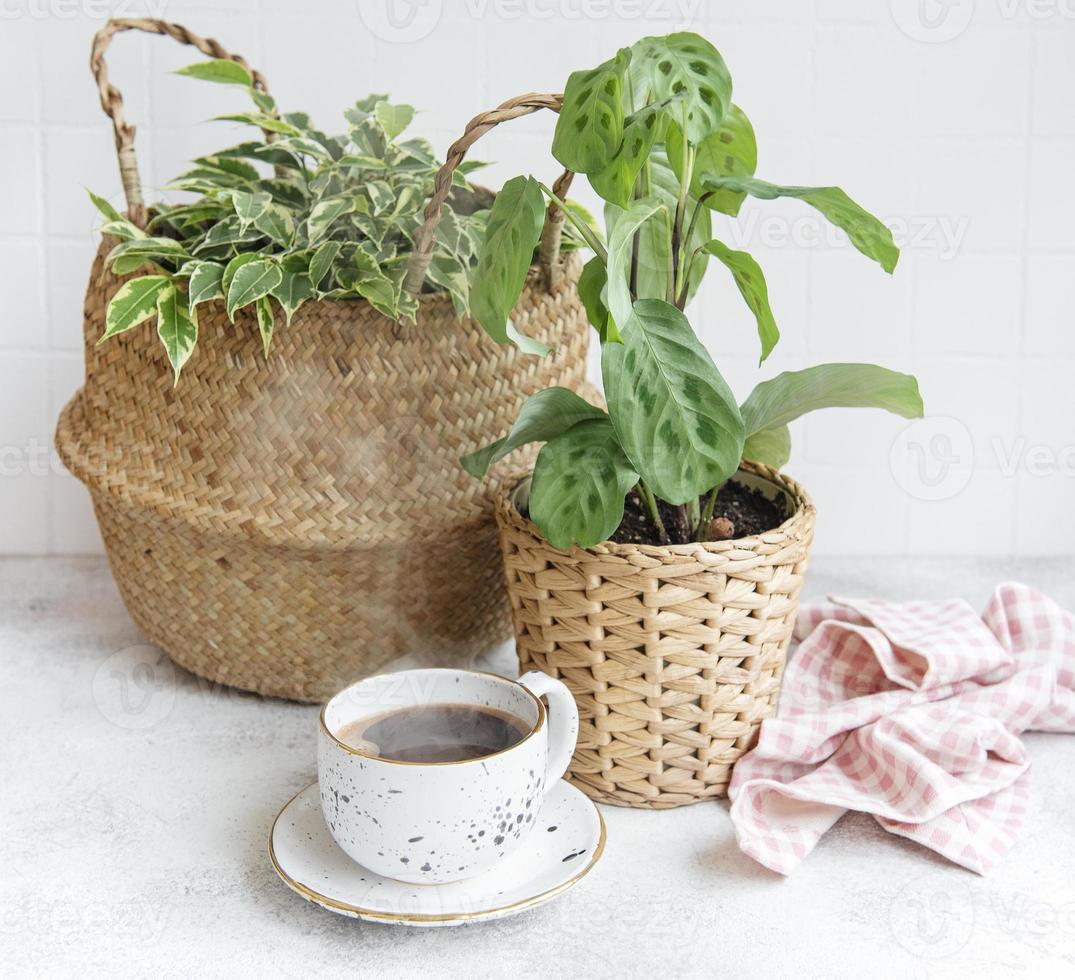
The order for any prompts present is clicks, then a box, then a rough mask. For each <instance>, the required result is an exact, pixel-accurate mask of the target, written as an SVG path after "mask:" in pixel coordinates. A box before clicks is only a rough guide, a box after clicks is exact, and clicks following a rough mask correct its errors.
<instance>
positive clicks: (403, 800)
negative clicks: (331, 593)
mask: <svg viewBox="0 0 1075 980" xmlns="http://www.w3.org/2000/svg"><path fill="white" fill-rule="evenodd" d="M543 696H545V697H547V698H548V700H549V711H548V713H546V709H545V705H544V704H543V703H542V701H541V698H542V697H543ZM441 704H453V705H473V706H484V707H488V708H494V709H496V710H498V711H502V712H506V713H508V714H509V715H512V716H513V717H515V718H517V719H518V720H519V721H520V722H521V723H522V725H523V727H524V728H525V730H526V734H525V735H524V736H523V738H522V739H521V740H520V741H518V742H516V743H515V744H514V745H510V746H509V747H508V748H506V749H504V750H502V751H500V752H496V753H494V754H492V755H486V756H484V757H482V758H478V759H464V760H461V761H459V762H400V761H396V760H391V759H382V758H377V757H375V756H372V755H366V754H363V753H362V752H360V751H359V750H358V749H356V748H354V747H352V746H349V745H347V744H345V743H344V742H342V741H341V740H340V739H339V738H338V737H337V736H338V734H339V732H340V731H341V729H343V728H344V727H345V726H348V725H350V724H352V723H354V722H356V721H362V720H364V719H366V718H373V717H375V716H377V715H381V714H384V713H385V712H386V711H392V710H398V709H403V708H411V707H416V706H429V705H441ZM578 730H579V715H578V709H577V708H576V707H575V699H574V698H573V697H572V696H571V692H570V691H568V689H567V688H566V687H565V686H564V685H563V684H562V683H561V682H560V681H558V680H555V679H554V678H552V677H549V676H547V675H546V674H542V673H538V672H536V671H535V672H531V673H529V674H525V675H524V676H523V677H520V678H519V680H517V681H513V680H509V679H508V678H506V677H500V676H498V675H496V674H485V673H480V672H477V671H471V670H444V669H433V670H405V671H400V672H399V673H395V674H383V675H381V676H379V677H370V678H367V679H366V680H363V681H359V682H358V683H357V684H352V685H351V686H350V687H348V688H345V689H344V690H342V691H341V692H340V693H339V694H337V695H336V696H335V697H334V698H332V700H331V701H329V702H328V704H326V705H325V707H324V708H323V709H322V711H321V729H320V735H319V740H318V753H317V773H318V780H319V785H320V790H321V809H322V811H323V812H324V815H325V822H326V823H327V824H328V828H329V830H330V831H331V833H332V836H333V837H334V838H335V840H336V843H337V844H339V845H340V847H341V848H343V850H344V852H345V853H346V854H347V855H348V856H349V857H351V858H352V859H353V860H355V861H357V862H358V863H359V864H361V865H363V866H364V867H366V868H369V869H370V870H371V871H375V872H376V873H377V874H379V875H384V876H385V877H387V878H396V879H398V880H400V881H406V882H413V883H416V884H438V883H442V882H446V881H458V880H460V879H462V878H470V877H473V876H474V875H478V874H481V873H482V872H483V871H486V870H488V869H489V868H490V867H492V866H493V865H494V864H496V863H497V862H498V861H499V860H500V859H501V858H503V857H505V856H507V855H508V854H510V853H511V852H512V851H514V850H515V848H517V847H518V846H519V844H520V843H521V842H522V840H523V838H524V837H525V836H526V835H527V834H528V833H529V832H530V831H531V830H532V829H533V827H534V823H535V821H536V817H537V811H538V808H539V807H540V806H541V801H542V799H543V797H544V796H545V793H546V792H547V791H548V790H550V789H551V788H552V787H553V786H555V785H556V782H557V780H559V779H560V777H561V776H563V774H564V772H565V771H566V769H567V765H568V763H569V762H570V761H571V755H572V753H573V752H574V750H575V741H576V739H577V738H578Z"/></svg>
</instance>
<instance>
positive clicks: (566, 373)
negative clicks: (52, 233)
mask: <svg viewBox="0 0 1075 980" xmlns="http://www.w3.org/2000/svg"><path fill="white" fill-rule="evenodd" d="M107 247H108V246H107V244H106V245H102V248H101V251H100V252H99V254H98V256H97V260H96V262H95V264H94V269H93V273H92V276H91V280H90V288H89V291H88V293H87V296H86V309H85V313H86V317H85V356H86V383H85V386H84V387H83V388H82V390H81V391H80V392H79V393H78V394H77V395H76V396H75V398H74V399H73V400H72V401H71V403H70V404H69V405H68V406H67V407H66V408H65V409H64V411H63V414H62V415H61V417H60V422H59V427H58V429H57V434H56V442H57V446H58V448H59V451H60V454H61V456H62V457H63V460H64V462H65V464H66V465H67V466H68V468H69V469H70V470H71V471H72V472H73V473H74V474H75V475H76V476H78V477H79V479H81V480H82V481H83V482H84V483H86V484H87V485H88V486H89V488H90V490H91V492H92V494H93V500H94V506H95V509H96V512H97V517H98V521H99V522H100V525H101V531H102V534H103V537H104V540H105V544H106V546H107V549H108V554H109V559H110V561H111V564H112V570H113V573H114V575H115V577H116V581H117V582H118V584H119V587H120V590H121V592H122V594H123V597H124V600H125V601H126V603H127V607H128V609H129V610H130V612H131V615H132V616H133V618H134V619H135V621H136V622H137V623H138V625H139V626H140V627H141V628H142V629H143V630H144V631H145V632H146V634H147V635H148V636H149V637H150V639H152V640H153V641H154V642H155V643H158V644H159V645H161V646H162V647H164V649H165V650H167V651H168V653H169V654H170V655H171V656H172V657H173V659H175V660H176V661H177V662H178V663H180V664H182V665H183V666H184V667H187V668H188V669H190V670H192V671H194V672H195V673H198V674H201V675H203V676H205V677H209V678H211V679H213V680H215V681H219V682H222V683H226V684H232V685H235V686H238V687H242V688H246V689H249V690H254V691H259V692H261V693H264V694H274V695H280V696H285V697H292V698H299V699H303V700H319V699H322V698H324V697H327V696H328V695H330V694H332V693H334V692H335V691H336V690H337V689H338V688H339V687H341V686H342V685H343V684H344V683H345V682H347V681H349V680H353V679H355V678H357V677H359V676H362V675H363V674H366V673H370V672H373V671H375V670H377V669H378V668H380V667H382V666H383V665H385V664H386V663H388V662H390V661H392V660H394V659H396V658H398V657H401V656H405V655H418V656H422V657H426V658H429V659H430V661H431V662H456V663H458V662H462V661H464V660H465V659H466V658H468V657H470V656H473V655H476V654H478V653H481V652H483V651H485V650H487V649H488V648H489V647H490V646H492V645H495V644H496V643H500V642H503V641H504V640H506V639H507V638H508V637H509V636H510V627H509V625H508V610H507V604H506V602H505V601H504V586H503V580H502V576H501V574H500V567H499V562H498V560H497V555H496V532H495V527H494V524H493V519H492V493H491V490H490V487H491V485H492V479H495V476H494V477H493V478H491V479H490V480H487V481H485V482H479V481H477V480H474V479H473V478H472V477H470V476H469V475H468V474H467V473H466V472H465V471H464V470H463V469H462V467H461V466H460V465H459V456H460V455H461V454H462V453H465V452H468V451H471V450H473V449H475V448H477V447H478V446H480V445H483V444H485V443H487V442H490V441H492V440H493V439H494V438H497V437H499V436H500V435H502V434H503V433H504V432H505V431H507V430H508V429H509V428H510V426H511V423H512V422H513V421H514V418H515V414H516V413H517V411H518V409H519V406H520V405H521V403H522V401H523V400H524V399H525V398H526V397H527V396H528V395H529V394H531V393H532V392H534V391H537V390H538V389H540V388H543V387H545V386H547V385H564V386H565V387H569V388H573V389H575V390H584V388H585V386H584V384H583V374H584V367H585V358H586V345H587V341H588V337H589V326H588V324H587V321H586V316H585V313H584V311H583V310H582V308H581V305H580V303H579V301H578V297H577V294H576V292H575V287H574V280H575V278H576V277H577V274H578V263H577V262H573V263H568V268H567V274H566V276H565V278H564V279H563V281H562V283H561V285H560V286H559V287H557V288H556V289H555V290H554V291H552V292H551V293H550V292H548V291H547V290H546V288H545V286H544V284H543V276H542V274H541V273H540V272H538V271H537V270H536V269H535V270H533V271H532V272H531V280H532V282H531V284H530V285H529V286H528V287H527V290H526V292H525V293H524V295H523V298H522V300H521V302H520V304H519V306H518V307H517V309H516V314H515V317H516V322H517V323H518V324H519V326H520V327H521V329H523V330H525V331H526V333H528V334H530V335H531V336H534V337H537V338H539V339H540V340H542V341H544V342H546V343H548V344H549V345H550V346H552V347H554V348H555V350H556V354H555V355H553V356H551V357H548V358H535V357H527V356H524V355H520V354H519V353H518V352H517V351H516V350H515V349H514V348H511V347H506V346H498V345H497V344H495V343H494V342H493V341H492V340H490V339H489V338H488V337H487V336H486V335H485V334H484V332H483V331H481V330H480V329H479V328H478V327H477V326H476V325H475V324H472V323H465V322H460V321H459V320H458V319H457V318H456V317H455V314H454V311H453V310H452V306H451V301H450V300H449V299H448V298H447V297H445V296H428V297H423V300H422V306H421V312H420V315H419V321H418V327H417V329H416V330H415V329H411V330H408V331H407V332H406V336H405V339H404V338H401V336H400V329H401V328H400V327H399V326H398V325H397V324H395V323H393V322H392V321H390V320H388V319H386V318H385V317H383V316H381V315H380V314H379V313H377V312H376V311H374V310H373V309H372V307H370V306H369V305H368V304H366V303H363V302H342V301H340V302H320V303H308V304H307V305H305V306H304V307H302V308H301V309H300V310H299V311H298V313H296V315H295V317H294V319H293V320H292V323H291V326H290V327H289V328H287V329H282V330H280V331H278V332H277V335H276V337H275V338H274V343H273V350H272V354H271V356H270V357H269V358H268V359H266V358H265V356H264V355H263V353H262V351H261V340H260V337H259V335H258V331H257V327H256V325H255V324H254V323H253V321H252V319H251V318H250V317H249V316H248V315H246V314H244V313H240V314H239V315H238V316H237V317H236V323H235V325H234V326H232V325H231V324H230V323H229V322H228V319H227V314H226V313H225V310H224V308H223V305H222V304H221V303H219V302H217V303H212V304H205V305H204V306H202V307H201V309H200V311H199V314H200V317H199V319H200V333H201V338H200V341H199V344H198V351H197V354H196V356H195V357H193V358H192V359H191V361H190V362H189V363H188V365H187V366H186V368H185V369H184V372H183V378H182V381H181V383H180V384H179V385H178V386H177V387H174V388H173V385H172V376H171V367H170V366H169V364H168V362H167V358H166V357H165V354H164V350H163V348H162V346H161V344H160V342H159V340H158V339H157V336H156V333H155V332H154V331H153V330H150V329H145V330H132V331H129V332H127V333H124V334H121V335H119V336H117V337H115V338H112V339H111V340H109V341H108V343H106V344H103V345H101V346H99V347H98V346H96V340H97V338H98V337H100V336H101V333H102V332H103V330H104V316H105V309H106V307H107V301H108V298H109V297H111V296H112V295H113V293H114V292H115V289H116V288H117V286H118V284H119V282H120V280H118V279H116V278H114V277H113V276H111V275H110V274H109V273H107V272H105V271H104V269H103V257H104V254H105V253H106V251H107ZM529 458H532V456H530V457H529ZM515 465H518V457H517V458H516V464H515ZM500 469H501V475H503V472H504V470H503V464H500Z"/></svg>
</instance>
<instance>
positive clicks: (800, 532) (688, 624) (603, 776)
mask: <svg viewBox="0 0 1075 980" xmlns="http://www.w3.org/2000/svg"><path fill="white" fill-rule="evenodd" d="M737 479H739V480H741V481H743V482H745V483H747V484H748V485H751V486H757V487H760V488H762V489H763V490H764V491H765V492H766V493H767V494H768V495H769V496H770V497H773V498H776V497H778V496H780V495H783V497H784V503H785V506H786V510H785V513H790V514H791V516H790V517H789V518H788V519H787V520H785V521H784V523H783V524H781V525H780V526H779V527H778V528H776V529H774V530H772V531H768V532H766V533H764V534H760V535H757V536H756V537H750V538H738V539H735V540H732V541H714V542H707V543H704V544H685V545H669V546H666V547H661V546H649V545H634V544H615V543H613V542H605V543H604V544H600V545H597V546H595V547H593V548H586V549H582V548H572V549H570V550H566V551H565V550H562V549H559V548H554V547H552V545H550V544H549V543H548V542H547V541H546V540H545V539H544V538H543V537H542V536H541V533H540V532H539V531H538V529H537V528H536V527H535V526H534V524H533V523H532V522H531V521H529V520H528V519H526V518H525V517H523V516H522V515H521V514H520V511H519V507H518V506H517V503H519V502H522V501H524V500H525V495H526V494H527V493H528V491H529V479H528V478H522V477H520V475H518V474H517V475H516V476H515V477H514V478H512V479H511V480H509V481H508V482H507V483H506V484H505V485H504V488H503V489H502V490H501V492H500V493H499V494H498V496H497V502H496V517H497V523H498V525H499V527H500V547H501V551H502V555H503V559H504V571H505V575H506V577H507V583H508V595H509V597H510V599H511V608H512V618H513V621H514V626H515V640H516V645H517V650H518V655H519V665H520V669H521V670H524V671H526V670H541V671H544V672H545V673H547V674H550V675H551V676H553V677H556V678H559V679H560V680H562V681H563V682H564V683H565V684H567V686H568V687H569V688H570V689H571V691H572V693H573V694H574V695H575V699H576V701H577V702H578V707H579V716H580V728H579V741H578V748H577V749H576V751H575V757H574V759H573V761H572V763H571V766H570V769H569V771H568V779H569V780H570V781H571V782H573V783H574V784H575V785H577V786H578V787H579V788H580V789H582V790H583V792H585V793H586V794H587V795H588V796H590V797H591V798H592V799H595V800H598V801H599V802H602V803H615V804H619V805H622V806H638V807H651V808H655V809H660V808H667V807H674V806H682V805H683V804H686V803H695V802H697V801H698V800H702V799H708V798H710V797H718V796H723V795H725V793H726V792H727V788H728V781H729V779H730V777H731V770H732V766H733V765H734V764H735V761H736V760H737V759H738V758H739V756H741V755H742V754H743V753H744V752H745V751H746V750H747V749H748V748H750V747H751V745H752V744H753V740H754V738H755V735H756V732H757V728H758V725H759V724H760V723H761V721H762V719H763V718H766V717H768V716H769V715H770V714H772V712H773V711H774V709H775V707H776V701H777V697H778V695H779V693H780V678H781V675H782V673H783V669H784V660H785V655H786V652H787V647H788V642H789V640H790V638H791V631H792V627H793V626H794V623H795V614H796V611H797V609H798V603H799V592H800V591H801V589H802V584H803V572H804V570H805V568H806V561H807V552H808V550H809V547H810V541H811V539H812V536H813V529H814V507H813V504H811V503H810V500H809V498H808V497H807V495H806V493H805V491H804V490H803V489H802V487H800V486H799V485H798V484H797V483H796V482H795V481H794V480H792V479H790V478H788V477H786V476H784V475H783V474H782V473H779V472H778V471H776V470H774V469H772V468H770V467H768V466H763V465H761V464H758V463H751V462H744V463H743V465H742V468H741V470H740V472H739V475H738V477H737Z"/></svg>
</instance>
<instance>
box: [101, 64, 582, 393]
mask: <svg viewBox="0 0 1075 980" xmlns="http://www.w3.org/2000/svg"><path fill="white" fill-rule="evenodd" d="M180 74H183V75H189V76H192V77H194V78H200V79H205V80H207V81H213V82H220V83H225V84H229V85H237V86H239V87H241V88H243V89H245V90H246V91H247V92H248V93H249V96H250V98H251V99H252V100H253V102H254V110H253V111H250V112H241V113H237V114H234V115H227V116H221V117H219V118H220V119H223V120H229V121H233V122H237V123H243V124H247V125H249V126H251V127H253V131H254V132H258V131H259V130H260V131H261V135H262V138H260V139H255V140H253V141H248V142H243V143H240V144H238V145H236V146H231V147H228V148H227V149H224V150H221V151H220V152H218V153H216V154H213V155H211V156H205V157H200V158H199V159H197V160H195V161H194V166H193V169H191V170H190V171H189V172H187V173H185V174H183V175H182V176H180V177H179V178H178V179H177V180H175V181H174V182H173V183H172V184H171V185H170V187H171V189H173V190H177V191H186V192H193V194H194V195H196V199H195V200H193V201H191V202H188V203H182V204H171V205H169V204H157V205H155V206H154V207H153V208H152V209H151V219H150V221H149V222H148V223H147V226H146V227H145V228H144V229H143V228H139V227H137V226H136V225H134V224H133V223H131V222H130V221H129V220H127V219H126V218H125V217H123V216H122V215H121V214H119V213H118V212H117V211H116V210H115V209H114V208H113V207H111V205H109V204H108V203H107V202H106V201H104V200H103V199H102V198H100V197H98V196H97V195H94V194H91V195H90V196H91V198H92V199H93V201H94V204H95V205H96V206H97V208H98V209H99V210H100V211H101V212H102V214H103V215H104V218H105V223H104V225H103V226H102V229H101V230H102V232H104V233H105V234H107V235H111V236H113V237H115V238H117V239H119V243H118V244H117V245H116V246H115V248H113V249H112V250H111V252H110V253H109V254H108V256H107V260H106V261H107V265H108V267H109V268H110V269H111V270H112V271H113V272H114V273H116V274H118V275H131V274H132V273H135V272H139V273H142V274H141V275H138V276H136V277H134V278H132V279H129V280H128V281H127V282H125V283H124V284H123V286H122V287H121V288H120V289H119V290H118V291H117V292H116V294H115V295H114V296H113V297H112V299H111V301H110V303H109V306H108V311H107V320H106V330H105V333H104V335H103V336H102V338H101V340H102V341H103V340H107V339H108V338H109V337H112V336H114V335H115V334H118V333H122V332H123V331H125V330H129V329H131V328H132V327H135V326H138V325H139V324H141V323H145V322H146V321H155V322H156V326H157V332H158V334H159V335H160V339H161V342H162V343H163V345H164V348H165V350H166V351H167V354H168V359H169V361H170V362H171V365H172V369H173V371H174V373H175V378H176V380H177V381H178V379H179V373H180V371H181V370H182V368H183V365H184V364H185V363H186V362H187V360H188V358H189V357H190V356H191V353H192V351H193V350H194V346H195V343H196V341H197V339H198V308H199V306H200V305H201V304H203V303H206V302H208V301H210V300H222V301H224V304H225V308H226V310H227V314H228V316H229V317H230V318H231V319H232V320H233V321H234V320H235V317H236V314H237V313H238V312H239V311H240V310H247V311H252V312H253V313H254V314H255V319H256V322H257V327H258V329H259V330H260V333H261V337H262V340H263V343H264V348H265V353H266V355H268V353H269V345H270V343H271V341H272V336H273V330H274V329H275V328H276V327H277V326H278V325H279V324H280V323H281V322H286V323H290V321H291V317H292V316H293V315H294V313H295V311H296V310H298V309H299V307H300V306H302V304H303V303H305V302H307V301H309V300H312V299H336V298H342V299H357V298H361V299H364V300H366V301H368V302H369V303H370V304H371V305H372V306H374V307H375V308H376V309H377V310H379V311H380V312H382V313H384V314H385V315H386V316H389V317H391V318H393V319H399V320H413V319H414V317H415V314H416V312H417V301H416V300H415V298H414V297H413V296H411V295H410V294H409V293H407V292H406V291H404V290H403V288H402V285H403V277H404V273H405V269H406V263H407V259H408V257H409V256H410V253H411V251H412V248H413V243H412V238H413V235H414V233H415V231H416V230H417V228H418V226H419V224H420V221H421V209H422V206H423V204H424V203H425V201H426V200H427V199H428V197H429V195H430V192H431V190H432V187H433V178H434V175H435V174H436V172H437V169H438V166H439V164H438V162H437V160H436V159H435V158H434V155H433V152H432V149H431V147H430V145H429V144H428V143H427V142H426V141H425V140H422V139H407V140H402V141H401V140H399V139H398V138H399V137H400V135H401V134H402V132H403V131H404V130H405V129H406V128H407V126H408V125H409V123H410V122H411V118H412V116H413V115H414V109H413V108H411V107H410V106H405V105H392V104H390V103H389V102H388V101H386V99H385V97H384V96H376V95H374V96H370V97H368V98H366V99H363V100H361V101H359V102H358V103H356V105H355V106H354V107H353V108H351V109H349V110H347V112H346V113H345V117H346V121H347V124H348V131H347V133H346V134H344V135H342V136H329V135H327V134H326V133H324V132H322V131H320V130H319V129H317V128H316V127H315V126H314V125H313V124H312V123H311V121H310V119H309V117H308V116H306V115H305V114H304V113H299V112H296V113H287V114H283V115H281V114H280V113H279V112H278V111H277V108H276V103H275V101H274V100H273V98H272V96H270V95H269V94H268V93H266V92H263V91H260V90H258V89H257V88H255V87H254V83H253V78H252V77H251V75H250V73H249V72H248V71H247V70H246V69H245V68H244V67H242V66H241V65H239V64H236V63H235V62H234V61H226V60H216V61H205V62H199V63H198V64H195V65H191V66H190V67H189V68H184V69H182V70H181V71H180ZM478 166H481V164H473V163H471V164H469V165H465V166H464V167H462V168H461V169H460V170H459V171H457V176H456V178H455V188H454V189H453V195H452V197H450V198H449V202H448V204H447V206H446V207H445V209H444V215H443V218H442V220H441V222H440V225H439V226H438V229H437V238H436V242H435V246H434V251H433V257H432V261H431V262H430V265H429V270H428V273H427V283H428V288H430V289H434V290H437V289H439V290H444V291H446V292H448V293H450V294H451V297H452V300H453V302H454V304H455V307H456V309H457V311H458V312H459V314H460V315H461V316H462V315H466V314H467V313H468V311H469V296H468V294H469V277H470V274H471V271H472V269H473V267H474V263H475V258H476V254H477V250H478V247H479V246H480V243H481V240H482V235H483V230H484V226H485V219H486V216H487V214H488V211H487V208H485V207H481V206H480V205H482V204H485V203H487V202H484V201H483V200H482V196H481V195H480V194H478V193H477V192H475V191H474V189H473V188H471V187H470V186H469V185H468V183H467V181H466V174H467V173H469V172H470V171H472V170H473V169H474V168H475V167H478ZM569 245H570V243H569Z"/></svg>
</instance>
